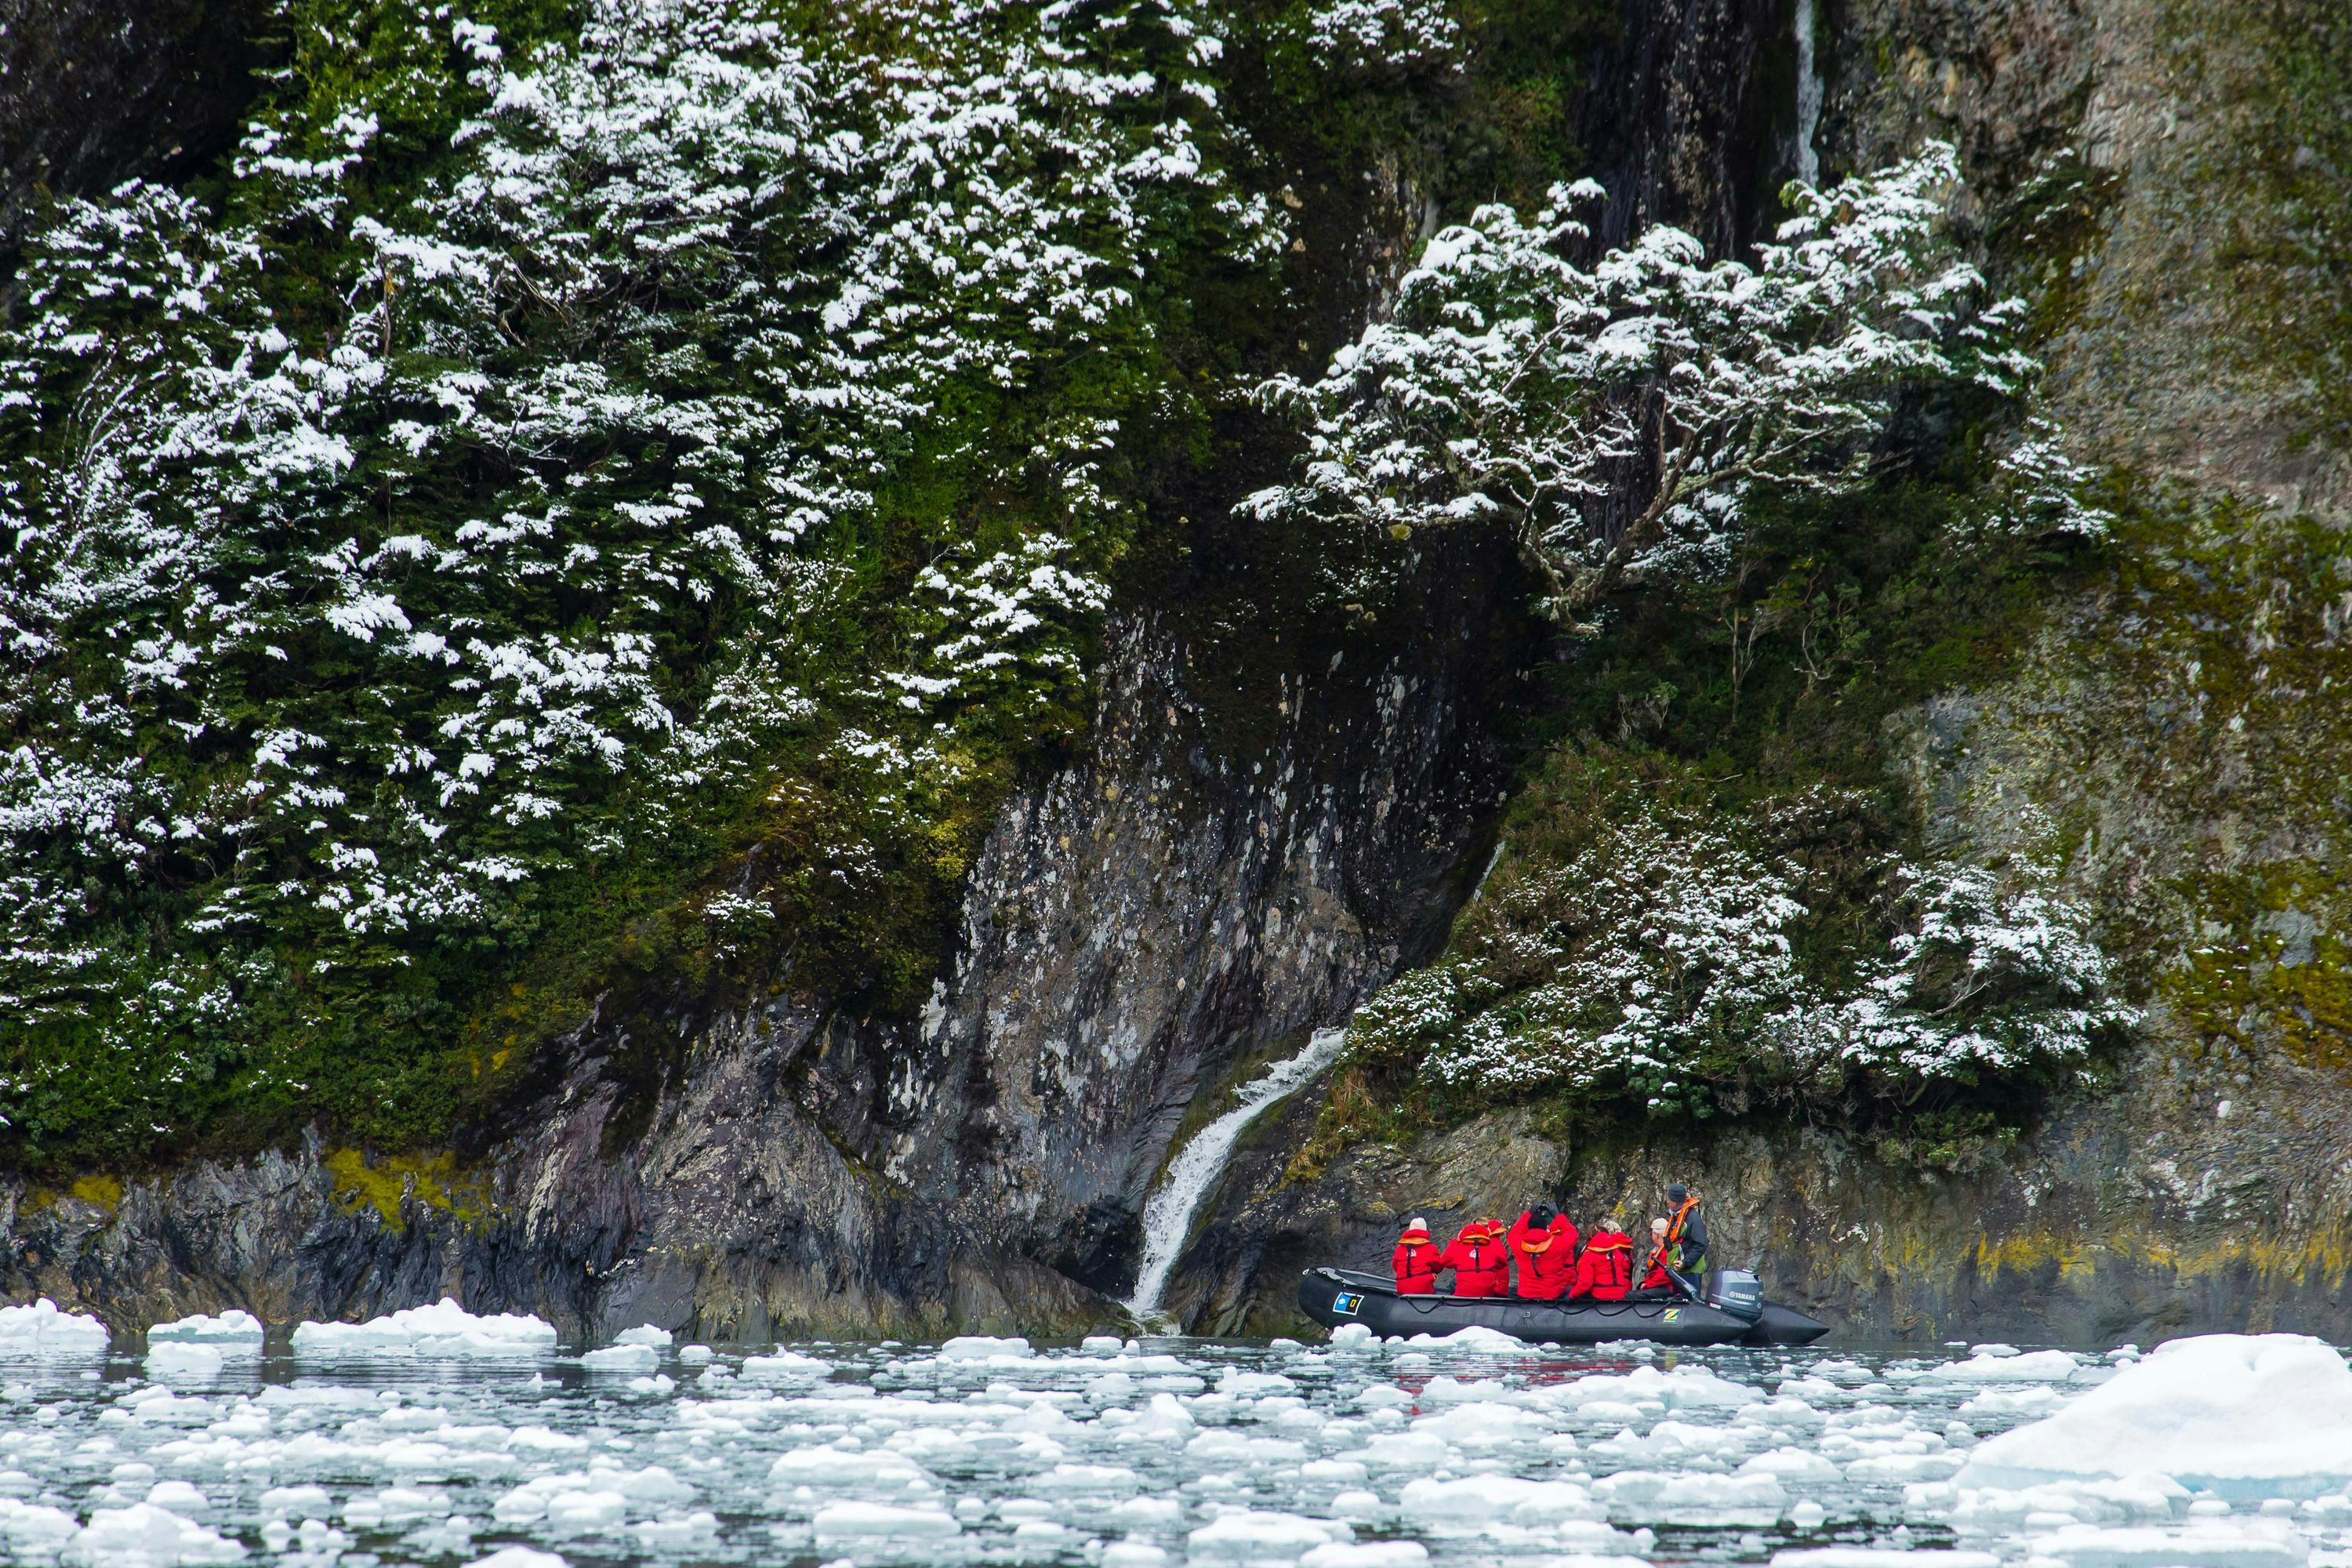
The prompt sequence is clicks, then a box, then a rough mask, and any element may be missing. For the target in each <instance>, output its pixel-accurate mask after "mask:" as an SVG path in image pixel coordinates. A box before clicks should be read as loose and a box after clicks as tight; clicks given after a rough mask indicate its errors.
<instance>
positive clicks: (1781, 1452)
mask: <svg viewBox="0 0 2352 1568" xmlns="http://www.w3.org/2000/svg"><path fill="white" fill-rule="evenodd" d="M1739 1473H1740V1474H1741V1475H1743V1476H1759V1475H1760V1476H1777V1477H1779V1478H1780V1480H1782V1481H1783V1482H1791V1481H1794V1482H1805V1483H1811V1482H1821V1481H1834V1480H1836V1479H1838V1477H1839V1475H1840V1474H1841V1473H1842V1472H1840V1470H1839V1469H1838V1468H1837V1466H1836V1465H1834V1464H1832V1462H1831V1461H1830V1460H1828V1459H1825V1458H1822V1456H1821V1455H1819V1454H1816V1453H1814V1452H1813V1451H1812V1450H1811V1449H1810V1448H1774V1449H1771V1450H1769V1452H1766V1453H1762V1454H1759V1455H1757V1456H1756V1457H1755V1458H1752V1459H1749V1460H1748V1462H1747V1463H1746V1464H1744V1465H1742V1466H1740V1467H1739ZM1782 1555H1783V1556H1785V1555H1787V1553H1785V1552H1784V1553H1782ZM1824 1568H1835V1565H1834V1564H1828V1565H1824Z"/></svg>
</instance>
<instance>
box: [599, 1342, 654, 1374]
mask: <svg viewBox="0 0 2352 1568" xmlns="http://www.w3.org/2000/svg"><path fill="white" fill-rule="evenodd" d="M580 1364H581V1365H582V1366H584V1367H586V1368H587V1369H588V1370H589V1371H590V1372H599V1373H647V1372H651V1371H653V1370H654V1369H655V1368H656V1367H657V1366H659V1365H661V1352H659V1351H656V1350H655V1349H654V1348H653V1346H651V1345H644V1344H626V1345H621V1344H614V1345H606V1346H605V1347H604V1349H603V1350H596V1351H590V1352H588V1353H587V1354H586V1355H583V1356H582V1357H581V1358H580Z"/></svg>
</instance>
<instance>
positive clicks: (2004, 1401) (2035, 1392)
mask: <svg viewBox="0 0 2352 1568" xmlns="http://www.w3.org/2000/svg"><path fill="white" fill-rule="evenodd" d="M2067 1397H2068V1396H2067V1395H2065V1394H2061V1393H2059V1392H2058V1390H2056V1389H2054V1388H2052V1387H2050V1386H2048V1385H2047V1384H2032V1385H2029V1386H2027V1387H2024V1388H1988V1389H1986V1390H1985V1391H1984V1392H1983V1393H1981V1394H1970V1395H1969V1397H1968V1399H1967V1400H1966V1402H1964V1403H1963V1404H1962V1405H1960V1414H1961V1415H2048V1414H2050V1412H2052V1411H2053V1410H2055V1409H2057V1408H2058V1406H2060V1405H2063V1404H2064V1403H2065V1402H2066V1400H2067Z"/></svg>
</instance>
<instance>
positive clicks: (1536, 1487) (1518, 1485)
mask: <svg viewBox="0 0 2352 1568" xmlns="http://www.w3.org/2000/svg"><path fill="white" fill-rule="evenodd" d="M1400 1505H1401V1506H1402V1508H1403V1510H1404V1511H1405V1513H1406V1515H1407V1516H1408V1517H1409V1518H1413V1519H1424V1520H1428V1521H1433V1522H1441V1523H1454V1524H1474V1525H1475V1524H1483V1523H1485V1522H1486V1521H1492V1520H1498V1519H1499V1520H1507V1521H1509V1522H1511V1523H1513V1524H1519V1525H1528V1526H1535V1525H1545V1524H1559V1523H1564V1522H1566V1521H1570V1520H1590V1521H1598V1520H1600V1519H1601V1518H1603V1517H1605V1516H1604V1513H1603V1510H1601V1507H1600V1505H1598V1504H1597V1503H1595V1502H1594V1501H1593V1500H1592V1494H1591V1493H1590V1492H1588V1491H1587V1490H1585V1489H1584V1488H1582V1487H1580V1486H1578V1485H1577V1484H1576V1483H1574V1482H1572V1481H1531V1480H1522V1479H1519V1478H1517V1477H1516V1476H1472V1477H1469V1478H1467V1479H1461V1480H1440V1479H1436V1478H1435V1477H1430V1476H1424V1477H1423V1478H1422V1479H1419V1480H1413V1481H1407V1482H1406V1483H1405V1488H1404V1492H1403V1495H1402V1499H1401V1500H1400Z"/></svg>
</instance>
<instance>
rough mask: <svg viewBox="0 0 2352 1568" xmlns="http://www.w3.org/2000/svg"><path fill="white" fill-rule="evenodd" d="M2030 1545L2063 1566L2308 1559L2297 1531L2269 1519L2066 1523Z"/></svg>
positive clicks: (2198, 1566)
mask: <svg viewBox="0 0 2352 1568" xmlns="http://www.w3.org/2000/svg"><path fill="white" fill-rule="evenodd" d="M2265 1527H2268V1528H2265ZM2033 1550H2034V1552H2035V1555H2037V1556H2041V1557H2048V1558H2053V1559H2055V1560H2056V1561H2058V1562H2060V1563H2065V1564H2067V1568H2303V1565H2304V1564H2305V1563H2307V1562H2309V1561H2310V1558H2311V1549H2310V1547H2309V1546H2308V1545H2307V1544H2306V1543H2305V1542H2304V1540H2303V1538H2302V1537H2301V1536H2300V1535H2298V1534H2296V1533H2295V1532H2294V1531H2292V1530H2288V1529H2284V1528H2281V1527H2278V1526H2276V1525H2274V1524H2273V1521H2268V1520H2261V1521H2247V1522H2246V1524H2245V1525H2243V1526H2233V1525H2231V1523H2229V1522H2228V1521H2221V1520H2200V1521H2193V1522H2192V1523H2191V1524H2190V1525H2189V1528H2188V1529H2187V1530H2162V1529H2158V1528H2156V1527H2154V1526H2150V1525H2126V1526H2122V1527H2112V1526H2102V1525H2095V1524H2070V1525H2066V1526H2063V1527H2062V1528H2060V1529H2059V1530H2057V1531H2053V1533H2051V1534H2049V1535H2047V1536H2044V1537H2042V1539H2041V1540H2039V1541H2036V1542H2034V1543H2033Z"/></svg>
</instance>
